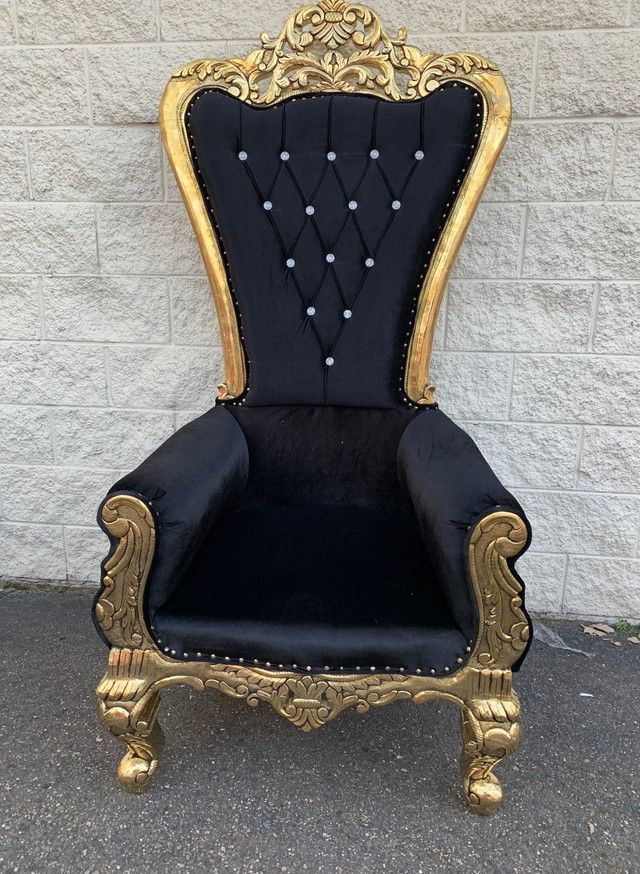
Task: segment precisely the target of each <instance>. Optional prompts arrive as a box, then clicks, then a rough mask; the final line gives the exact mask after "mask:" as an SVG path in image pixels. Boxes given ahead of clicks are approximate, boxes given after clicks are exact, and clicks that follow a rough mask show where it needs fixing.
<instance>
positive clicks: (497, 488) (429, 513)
mask: <svg viewBox="0 0 640 874" xmlns="http://www.w3.org/2000/svg"><path fill="white" fill-rule="evenodd" d="M398 473H399V476H400V479H401V481H402V482H404V484H405V486H406V488H407V490H408V492H409V495H410V497H411V501H412V503H413V507H414V510H415V513H416V517H417V520H418V524H419V526H420V531H421V533H422V537H423V540H424V543H425V546H426V548H427V550H428V552H429V556H430V559H431V562H432V564H433V571H434V573H435V574H436V575H437V577H438V580H439V583H440V586H441V588H442V590H443V592H444V594H445V596H446V598H447V602H448V604H449V607H450V609H451V611H452V612H453V614H454V616H455V618H456V620H457V621H458V623H459V625H460V630H461V631H462V632H463V633H464V634H465V636H466V637H467V638H468V639H472V638H473V637H474V636H475V634H476V627H475V626H476V622H477V615H476V614H477V610H476V602H475V596H474V594H473V589H472V586H471V582H470V580H469V575H468V568H467V547H468V537H469V533H470V529H471V528H472V527H473V526H474V525H475V523H476V522H478V521H479V520H480V519H481V518H482V517H483V516H486V515H487V514H488V513H490V512H494V511H495V510H497V509H501V510H510V511H512V512H514V513H517V514H518V515H519V516H521V517H522V519H523V520H524V521H525V523H526V524H527V530H528V531H529V532H530V528H529V524H528V522H527V519H526V516H525V515H524V512H523V510H522V507H521V506H520V504H519V503H518V502H517V501H516V499H515V498H514V497H513V495H512V494H511V493H510V492H508V491H507V490H506V489H505V488H504V486H503V485H502V484H501V483H500V481H499V480H498V478H497V477H496V475H495V474H494V472H493V471H492V470H491V468H490V467H489V465H488V464H487V462H486V461H485V459H484V457H483V456H482V453H481V452H480V450H479V449H478V447H477V446H476V444H475V443H474V442H473V440H472V439H471V437H469V435H468V434H467V433H466V432H465V431H463V430H462V428H459V427H458V426H457V425H455V424H454V423H453V422H452V421H451V419H449V418H448V417H447V416H445V414H444V413H442V412H441V411H440V410H438V409H428V410H425V411H424V412H422V413H420V414H419V415H418V416H416V418H415V419H413V420H412V421H411V422H410V423H409V425H407V427H406V428H405V430H404V433H403V435H402V438H401V440H400V444H399V446H398ZM530 537H531V534H530V533H529V539H530ZM527 546H528V542H527ZM525 548H526V547H525Z"/></svg>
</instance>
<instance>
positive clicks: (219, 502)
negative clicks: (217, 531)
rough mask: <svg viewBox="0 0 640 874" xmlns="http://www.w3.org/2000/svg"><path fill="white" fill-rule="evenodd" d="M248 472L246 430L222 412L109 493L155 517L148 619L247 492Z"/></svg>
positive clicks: (208, 416) (174, 439)
mask: <svg viewBox="0 0 640 874" xmlns="http://www.w3.org/2000/svg"><path fill="white" fill-rule="evenodd" d="M248 469H249V455H248V449H247V443H246V440H245V438H244V434H243V432H242V429H241V427H240V426H239V425H238V423H237V422H236V420H235V419H234V417H233V416H232V415H231V414H230V413H229V412H228V410H225V409H224V407H222V406H219V407H214V408H213V409H211V410H209V412H207V413H205V414H204V415H203V416H200V417H199V418H197V419H194V420H193V421H192V422H189V424H187V425H185V426H184V428H181V429H180V430H179V431H176V433H175V434H173V435H172V436H171V437H170V438H169V439H168V440H167V441H165V442H164V443H163V444H162V446H160V447H159V448H158V449H156V451H155V452H153V453H152V454H151V455H150V456H149V457H148V458H147V459H146V460H145V461H143V462H142V464H141V465H140V466H139V467H137V468H136V469H135V470H133V471H132V472H131V473H129V474H127V475H126V476H125V477H123V478H122V479H121V480H119V481H118V482H117V483H115V485H113V486H112V488H111V489H110V490H109V494H108V495H107V500H108V499H109V497H111V496H112V495H114V494H123V493H125V494H133V495H135V496H137V497H139V498H140V499H141V500H142V501H144V503H145V504H146V505H147V506H148V507H149V508H150V509H151V511H152V513H153V517H154V521H155V527H156V549H155V557H154V561H153V565H152V567H151V573H150V576H149V580H148V583H147V605H148V615H149V616H150V617H153V614H154V612H155V609H156V608H157V607H158V606H159V605H160V604H161V603H163V602H164V601H165V600H166V598H167V597H168V596H169V595H170V594H171V592H172V591H173V589H174V588H175V586H176V585H177V583H178V582H179V580H180V578H181V576H182V574H183V573H184V571H185V570H186V567H187V566H188V564H189V562H190V560H191V558H192V556H193V554H194V552H195V551H196V550H197V549H198V547H199V546H200V544H201V543H202V541H203V540H204V538H205V537H206V536H207V534H208V533H209V531H210V530H211V528H212V526H213V525H214V524H215V522H216V520H217V519H218V518H219V517H220V515H221V514H222V513H223V512H224V510H225V509H226V508H227V507H228V506H229V505H230V504H232V503H233V502H234V501H235V500H237V499H238V498H239V497H240V495H241V494H242V492H243V491H244V488H245V485H246V481H247V474H248ZM98 518H100V516H98Z"/></svg>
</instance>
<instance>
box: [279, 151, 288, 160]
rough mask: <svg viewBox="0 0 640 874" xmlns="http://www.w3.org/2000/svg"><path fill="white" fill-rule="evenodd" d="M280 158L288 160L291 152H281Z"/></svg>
mask: <svg viewBox="0 0 640 874" xmlns="http://www.w3.org/2000/svg"><path fill="white" fill-rule="evenodd" d="M280 160H281V161H288V160H289V152H280Z"/></svg>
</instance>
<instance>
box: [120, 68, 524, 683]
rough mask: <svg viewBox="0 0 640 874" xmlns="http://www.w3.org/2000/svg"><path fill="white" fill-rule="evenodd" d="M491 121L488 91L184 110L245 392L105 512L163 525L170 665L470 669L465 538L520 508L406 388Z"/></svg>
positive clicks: (160, 627) (152, 595) (215, 98)
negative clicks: (408, 366) (425, 296)
mask: <svg viewBox="0 0 640 874" xmlns="http://www.w3.org/2000/svg"><path fill="white" fill-rule="evenodd" d="M481 122H482V102H481V101H480V99H479V96H478V94H477V93H476V92H475V91H473V90H472V89H467V88H463V87H456V86H455V85H446V86H443V87H442V88H439V89H438V90H437V91H435V92H434V93H433V94H432V95H431V96H429V97H428V98H425V99H424V100H421V101H415V102H406V103H400V104H393V103H390V102H384V101H379V100H377V99H375V98H368V97H356V96H348V95H333V96H327V95H325V96H318V97H316V98H309V99H300V100H295V101H290V102H287V103H284V104H281V105H279V106H276V107H271V108H269V109H254V108H250V107H248V106H246V105H244V104H243V103H241V102H240V101H237V100H235V99H234V98H232V97H230V96H229V95H227V94H223V93H221V92H217V91H214V90H210V89H209V90H204V91H202V92H201V93H200V94H199V96H198V97H197V98H196V99H195V100H194V101H193V103H192V105H191V107H190V109H189V111H188V116H187V128H188V132H189V134H190V137H191V144H192V150H193V157H194V165H195V168H196V172H197V174H198V176H199V179H200V184H201V186H202V189H203V193H204V194H205V196H206V198H207V202H208V204H209V208H210V215H211V220H212V222H213V223H214V227H215V229H216V232H217V233H218V235H219V238H220V240H221V242H222V244H223V247H224V251H225V257H226V259H227V270H228V275H229V279H230V283H231V286H232V289H233V292H234V295H235V302H236V307H237V311H238V315H239V318H240V322H241V327H242V335H243V342H244V344H245V352H246V357H247V363H248V374H249V379H248V389H247V392H246V393H245V394H244V396H243V397H241V398H236V399H233V400H232V401H231V402H228V403H225V404H219V405H218V406H216V407H215V408H214V409H213V410H210V411H209V412H208V413H206V414H205V415H204V416H201V417H200V418H198V419H196V420H195V421H194V422H191V423H190V424H189V425H187V426H185V427H184V428H182V429H181V430H180V431H178V432H177V433H176V434H175V435H173V437H171V438H170V439H169V440H168V441H167V442H166V443H164V444H163V445H162V446H161V447H160V448H159V449H158V450H157V451H156V452H155V453H153V454H152V455H151V456H150V457H149V458H148V459H147V460H146V461H145V462H144V463H143V464H141V465H140V466H139V467H138V468H137V469H136V470H134V471H133V472H132V473H130V474H129V475H128V476H126V477H124V478H123V479H122V480H120V481H119V482H118V483H116V484H115V485H114V487H113V488H112V490H111V492H110V493H116V492H119V493H122V492H127V493H131V494H135V495H138V496H140V497H141V498H142V499H143V500H144V501H145V502H146V503H147V504H148V505H149V506H150V508H151V509H152V512H153V514H154V517H155V520H156V529H157V540H156V553H155V558H154V561H153V564H152V567H151V571H150V575H149V580H148V585H147V597H146V604H145V610H146V619H147V623H148V624H149V625H150V627H151V629H152V634H153V635H154V637H155V639H156V641H157V642H158V646H160V647H161V648H162V649H163V650H164V651H165V652H167V653H169V654H171V655H173V656H175V657H176V658H184V657H187V658H205V657H206V658H207V660H210V661H213V662H215V661H220V660H224V659H225V657H226V658H228V659H230V660H233V661H235V660H237V659H239V658H242V659H243V660H244V661H245V662H249V663H257V664H259V665H261V666H263V667H264V666H267V665H268V666H271V667H273V666H277V665H283V666H284V667H286V668H287V669H290V670H291V669H292V670H300V671H305V670H308V669H309V667H310V668H311V669H313V670H327V669H328V670H340V669H341V668H342V669H344V670H356V669H362V670H370V668H371V667H372V666H373V667H375V668H376V670H383V669H384V668H386V667H389V669H393V670H400V669H404V670H406V671H408V672H411V671H421V672H426V671H430V672H433V673H436V674H439V675H442V674H444V673H452V672H453V671H455V670H456V669H458V668H459V667H460V666H461V665H462V664H464V662H465V660H466V658H467V656H468V647H469V645H470V644H471V643H472V642H473V641H474V640H475V638H476V635H477V621H478V616H477V609H476V603H475V598H474V595H473V592H472V589H471V584H470V581H469V579H468V572H467V547H468V537H469V531H470V529H471V526H473V525H474V523H475V522H476V521H478V520H479V519H480V518H481V517H482V516H483V515H485V514H486V513H488V512H491V511H492V510H493V509H494V508H496V507H501V508H508V509H511V510H514V511H515V512H518V513H520V514H522V510H521V508H520V507H519V505H518V503H517V502H516V501H515V499H514V498H513V497H512V496H511V495H510V494H509V493H508V492H507V491H506V490H505V489H504V488H503V487H502V486H501V484H500V483H499V481H498V480H497V478H496V477H495V475H494V474H493V473H492V471H491V470H490V468H489V466H488V465H487V463H486V462H485V460H484V459H483V457H482V455H481V454H480V452H479V450H478V449H477V447H476V446H475V444H474V443H473V441H472V440H471V438H470V437H468V436H467V435H466V434H465V433H464V432H463V431H462V430H461V429H459V428H458V427H457V426H455V425H454V424H453V423H452V422H451V421H450V420H449V419H448V418H447V417H446V416H445V415H444V414H443V413H442V412H440V411H439V410H437V409H429V408H426V409H425V408H421V409H418V408H417V407H416V406H415V405H413V404H411V403H410V402H409V401H408V399H407V398H406V397H405V396H404V390H403V382H404V380H403V368H404V366H405V358H406V353H407V342H408V337H409V336H410V332H411V329H412V323H413V317H414V313H415V303H416V297H417V293H418V288H419V287H420V284H421V281H422V278H423V276H424V273H425V270H426V268H427V266H428V263H429V258H430V256H431V252H432V251H433V248H434V244H435V242H436V241H437V238H438V235H439V233H440V231H441V229H442V225H443V223H444V221H445V218H446V216H447V214H448V210H449V209H450V207H451V204H452V203H453V200H454V198H455V195H456V193H457V190H458V188H459V186H460V183H461V180H462V179H463V178H464V173H465V172H466V168H467V166H468V164H469V161H470V160H471V158H472V156H473V152H474V148H475V143H476V142H477V136H478V129H479V126H480V124H481ZM282 152H285V153H286V154H285V155H284V158H283V157H281V153H282ZM372 153H373V154H372ZM328 154H329V157H328ZM350 201H355V202H357V208H355V209H350V208H349V202H350ZM394 201H397V202H398V203H397V204H396V205H397V206H398V208H397V209H395V208H394V207H393V202H394ZM265 202H267V205H268V207H269V208H268V209H265V208H264V206H263V204H264V203H265ZM306 207H313V209H312V210H306V209H305V208H306ZM327 254H331V255H333V256H334V257H333V260H331V259H330V260H327V258H326V256H327ZM288 258H291V259H293V260H294V261H295V264H294V265H289V266H287V265H286V260H287V259H288ZM366 259H371V262H372V263H371V262H370V263H369V265H368V266H367V264H366ZM309 308H311V309H310V310H309V312H307V310H308V309H309ZM345 311H347V312H348V317H345ZM327 359H331V363H327Z"/></svg>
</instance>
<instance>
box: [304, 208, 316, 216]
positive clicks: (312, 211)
mask: <svg viewBox="0 0 640 874" xmlns="http://www.w3.org/2000/svg"><path fill="white" fill-rule="evenodd" d="M305 212H306V214H307V215H313V214H314V212H315V209H314V208H313V207H312V206H307V207H306V208H305Z"/></svg>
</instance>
